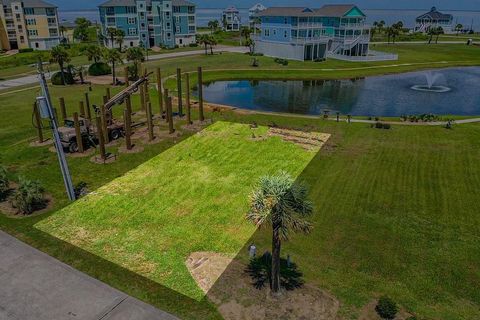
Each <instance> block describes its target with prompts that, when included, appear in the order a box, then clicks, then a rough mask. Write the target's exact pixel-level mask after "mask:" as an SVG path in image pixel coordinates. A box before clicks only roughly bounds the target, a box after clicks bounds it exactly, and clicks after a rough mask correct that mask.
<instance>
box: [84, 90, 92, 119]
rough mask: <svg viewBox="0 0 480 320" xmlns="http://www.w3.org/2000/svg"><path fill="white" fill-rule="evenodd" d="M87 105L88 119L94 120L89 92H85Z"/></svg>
mask: <svg viewBox="0 0 480 320" xmlns="http://www.w3.org/2000/svg"><path fill="white" fill-rule="evenodd" d="M85 107H86V108H87V119H88V120H90V121H92V112H91V111H90V97H89V96H88V92H85Z"/></svg>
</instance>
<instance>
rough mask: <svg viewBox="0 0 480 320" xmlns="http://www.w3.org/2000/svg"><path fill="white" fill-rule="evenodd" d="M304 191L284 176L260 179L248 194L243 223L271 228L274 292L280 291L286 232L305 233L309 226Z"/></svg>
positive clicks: (309, 206) (309, 204) (311, 210)
mask: <svg viewBox="0 0 480 320" xmlns="http://www.w3.org/2000/svg"><path fill="white" fill-rule="evenodd" d="M307 194H308V191H307V188H306V187H305V185H303V184H301V183H297V182H295V181H294V179H293V178H292V177H291V176H290V175H289V174H287V173H285V172H282V173H280V174H279V175H274V176H265V177H262V178H261V179H260V181H259V183H258V184H257V185H256V187H255V189H254V190H253V192H252V193H251V195H250V210H249V212H248V213H247V220H249V221H251V222H253V223H254V224H255V225H256V226H257V227H265V226H268V227H271V228H272V281H271V284H270V287H271V289H272V291H273V292H274V293H276V292H278V291H279V290H280V250H281V243H282V241H287V240H288V239H289V236H290V232H292V231H293V232H303V233H309V232H310V230H311V228H312V225H311V224H310V223H309V222H308V221H307V220H306V218H307V217H308V216H310V215H311V214H312V213H313V205H312V203H311V202H310V201H309V200H308V198H307Z"/></svg>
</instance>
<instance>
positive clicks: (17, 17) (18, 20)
mask: <svg viewBox="0 0 480 320" xmlns="http://www.w3.org/2000/svg"><path fill="white" fill-rule="evenodd" d="M15 18H16V19H17V22H20V21H22V18H21V17H20V14H19V13H17V14H15Z"/></svg>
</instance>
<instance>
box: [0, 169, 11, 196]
mask: <svg viewBox="0 0 480 320" xmlns="http://www.w3.org/2000/svg"><path fill="white" fill-rule="evenodd" d="M9 188H10V181H9V180H8V176H7V170H6V169H5V168H4V167H2V166H0V200H3V198H4V196H5V194H6V193H7V191H8V190H9Z"/></svg>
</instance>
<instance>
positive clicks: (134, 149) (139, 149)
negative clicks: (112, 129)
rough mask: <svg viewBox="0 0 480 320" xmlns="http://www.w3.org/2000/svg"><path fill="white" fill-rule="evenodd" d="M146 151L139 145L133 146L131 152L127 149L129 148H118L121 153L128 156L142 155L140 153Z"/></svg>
mask: <svg viewBox="0 0 480 320" xmlns="http://www.w3.org/2000/svg"><path fill="white" fill-rule="evenodd" d="M144 150H145V148H144V147H142V146H139V145H137V144H134V145H133V146H132V149H130V150H128V149H127V146H121V147H120V148H118V152H119V153H126V154H133V153H140V152H143V151H144Z"/></svg>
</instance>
